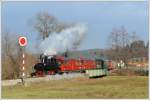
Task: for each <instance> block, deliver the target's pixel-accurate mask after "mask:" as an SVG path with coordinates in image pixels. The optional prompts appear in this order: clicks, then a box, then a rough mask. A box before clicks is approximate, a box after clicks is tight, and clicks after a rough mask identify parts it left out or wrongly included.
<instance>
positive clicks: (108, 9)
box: [2, 1, 148, 50]
mask: <svg viewBox="0 0 150 100" xmlns="http://www.w3.org/2000/svg"><path fill="white" fill-rule="evenodd" d="M42 11H45V12H48V13H49V14H51V15H53V16H55V17H56V18H57V19H58V20H59V21H60V22H65V23H73V22H75V23H83V24H85V25H86V26H87V28H88V31H87V33H86V36H85V38H84V40H83V42H82V44H81V46H80V47H79V48H78V49H80V50H85V49H95V48H101V49H103V48H107V47H108V43H107V40H108V35H109V33H110V32H111V31H112V29H113V28H120V27H121V26H124V27H125V28H126V29H127V31H128V32H129V33H132V32H136V33H137V35H138V36H139V37H140V39H142V40H144V41H145V42H147V41H148V2H137V1H136V2H42V1H41V2H33V1H32V2H31V1H30V2H27V1H26V2H3V3H2V31H3V30H9V31H10V32H13V33H16V34H20V35H24V36H26V37H27V38H28V47H29V48H30V47H32V45H33V44H34V42H35V40H36V38H37V32H36V31H35V30H34V29H33V27H32V25H31V23H30V20H31V19H32V18H34V17H35V15H36V14H37V13H39V12H42ZM14 36H15V35H14Z"/></svg>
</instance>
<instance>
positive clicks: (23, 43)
mask: <svg viewBox="0 0 150 100" xmlns="http://www.w3.org/2000/svg"><path fill="white" fill-rule="evenodd" d="M18 40H19V44H20V46H21V47H22V49H23V50H22V51H23V52H22V67H21V70H22V75H21V79H22V83H23V84H24V83H25V80H24V79H25V77H26V74H25V50H24V49H25V46H26V45H27V38H26V37H24V36H21V37H19V39H18Z"/></svg>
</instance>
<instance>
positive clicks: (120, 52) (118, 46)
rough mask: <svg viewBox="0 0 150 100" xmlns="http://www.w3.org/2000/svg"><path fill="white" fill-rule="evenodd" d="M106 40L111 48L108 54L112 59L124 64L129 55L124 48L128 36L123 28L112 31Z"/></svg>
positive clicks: (127, 42) (127, 41)
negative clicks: (121, 61)
mask: <svg viewBox="0 0 150 100" xmlns="http://www.w3.org/2000/svg"><path fill="white" fill-rule="evenodd" d="M108 40H109V41H108V42H109V44H110V47H111V49H110V50H109V53H108V54H109V55H111V57H112V59H114V60H116V61H119V60H123V61H124V62H126V61H127V59H128V53H129V50H128V48H126V46H127V45H128V44H129V34H128V32H127V30H126V29H125V27H124V26H122V27H121V28H119V29H113V30H112V32H111V33H110V34H109V37H108Z"/></svg>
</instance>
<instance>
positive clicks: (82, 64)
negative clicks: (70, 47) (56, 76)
mask: <svg viewBox="0 0 150 100" xmlns="http://www.w3.org/2000/svg"><path fill="white" fill-rule="evenodd" d="M95 67H96V63H95V61H93V60H86V59H85V60H76V59H69V60H66V61H64V63H63V64H62V65H61V66H60V68H61V71H62V72H63V71H80V70H85V69H93V68H95Z"/></svg>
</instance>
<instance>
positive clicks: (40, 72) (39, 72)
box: [31, 54, 109, 77]
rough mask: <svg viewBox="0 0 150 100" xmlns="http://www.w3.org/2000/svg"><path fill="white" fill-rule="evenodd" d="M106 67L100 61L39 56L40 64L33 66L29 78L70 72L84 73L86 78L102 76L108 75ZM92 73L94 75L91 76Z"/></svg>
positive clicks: (104, 63)
mask: <svg viewBox="0 0 150 100" xmlns="http://www.w3.org/2000/svg"><path fill="white" fill-rule="evenodd" d="M108 70H109V68H108V66H107V64H106V62H105V61H104V60H102V59H94V60H91V59H85V58H84V59H82V58H79V59H75V58H67V56H66V55H65V56H57V55H53V56H47V55H43V54H42V55H40V62H39V63H37V64H35V65H34V67H33V72H32V73H31V76H32V77H33V76H37V77H42V76H45V75H55V74H63V73H71V72H80V73H85V74H86V75H88V76H91V77H93V76H102V75H107V74H108ZM93 73H94V74H93Z"/></svg>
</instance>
